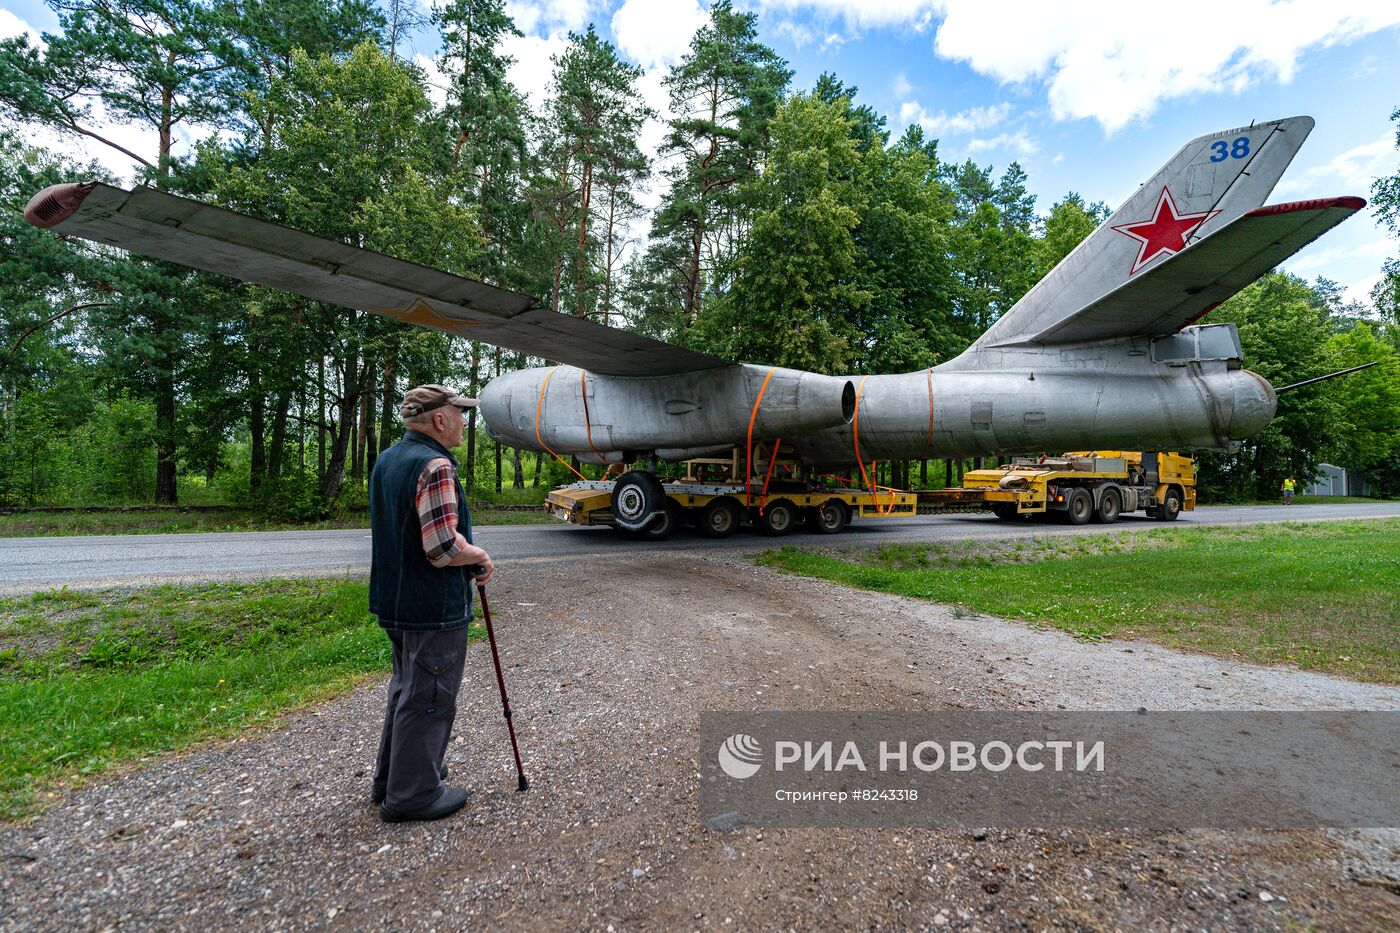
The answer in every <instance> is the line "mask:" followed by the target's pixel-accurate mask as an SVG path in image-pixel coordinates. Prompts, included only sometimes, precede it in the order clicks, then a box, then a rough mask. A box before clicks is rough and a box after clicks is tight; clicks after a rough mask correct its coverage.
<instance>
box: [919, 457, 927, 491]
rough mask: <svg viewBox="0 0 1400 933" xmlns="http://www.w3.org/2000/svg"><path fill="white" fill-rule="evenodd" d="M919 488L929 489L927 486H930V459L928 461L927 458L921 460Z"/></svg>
mask: <svg viewBox="0 0 1400 933" xmlns="http://www.w3.org/2000/svg"><path fill="white" fill-rule="evenodd" d="M919 488H920V489H927V488H928V461H927V460H920V461H919Z"/></svg>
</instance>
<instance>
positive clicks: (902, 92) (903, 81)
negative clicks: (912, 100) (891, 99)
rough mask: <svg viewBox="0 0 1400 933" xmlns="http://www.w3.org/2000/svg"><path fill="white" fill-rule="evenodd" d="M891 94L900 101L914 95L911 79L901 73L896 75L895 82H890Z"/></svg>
mask: <svg viewBox="0 0 1400 933" xmlns="http://www.w3.org/2000/svg"><path fill="white" fill-rule="evenodd" d="M890 93H891V94H893V95H894V96H895V97H897V98H899V99H900V100H903V99H905V98H907V97H908V96H909V95H910V94H912V93H914V85H912V84H910V83H909V78H908V77H907V76H905V74H904V72H902V71H901V72H900V73H899V74H897V75H895V76H894V80H893V81H891V82H890Z"/></svg>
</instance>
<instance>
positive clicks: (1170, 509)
mask: <svg viewBox="0 0 1400 933" xmlns="http://www.w3.org/2000/svg"><path fill="white" fill-rule="evenodd" d="M1180 514H1181V492H1180V491H1179V490H1178V489H1176V488H1175V487H1172V488H1170V489H1168V490H1167V492H1166V495H1164V496H1162V504H1161V505H1159V506H1157V510H1156V511H1155V512H1153V513H1152V517H1153V518H1155V519H1157V521H1159V522H1174V521H1176V517H1177V516H1178V515H1180Z"/></svg>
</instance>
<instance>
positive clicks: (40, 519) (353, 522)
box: [0, 506, 554, 538]
mask: <svg viewBox="0 0 1400 933" xmlns="http://www.w3.org/2000/svg"><path fill="white" fill-rule="evenodd" d="M552 521H554V519H552V518H550V516H549V515H548V514H546V513H545V511H544V508H543V506H541V507H540V509H539V510H538V511H529V512H514V511H512V512H505V511H501V510H498V509H491V508H483V509H476V510H473V512H472V522H473V523H474V524H477V525H543V524H548V523H550V522H552ZM368 525H369V513H368V512H356V513H351V514H349V515H347V516H345V517H343V518H332V519H326V520H325V521H315V522H275V521H269V520H268V519H267V518H265V517H263V516H262V515H260V514H258V513H257V512H255V511H254V510H252V509H231V510H227V511H225V510H220V511H217V512H182V511H179V510H169V511H165V510H162V511H159V512H134V511H130V510H126V509H115V508H114V509H111V510H103V511H101V512H16V513H12V514H7V515H0V538H34V537H57V536H67V535H154V534H180V533H202V532H219V531H308V530H319V529H324V528H365V527H367V526H368Z"/></svg>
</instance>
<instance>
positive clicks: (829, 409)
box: [25, 116, 1365, 468]
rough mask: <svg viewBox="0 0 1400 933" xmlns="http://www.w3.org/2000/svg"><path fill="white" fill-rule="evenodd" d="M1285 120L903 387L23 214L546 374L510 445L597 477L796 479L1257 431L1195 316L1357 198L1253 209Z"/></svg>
mask: <svg viewBox="0 0 1400 933" xmlns="http://www.w3.org/2000/svg"><path fill="white" fill-rule="evenodd" d="M1312 127H1313V120H1312V118H1311V117H1306V116H1297V117H1288V118H1285V119H1280V120H1272V121H1267V122H1262V123H1251V124H1249V125H1247V126H1241V127H1236V128H1234V129H1229V130H1223V131H1220V132H1215V133H1209V134H1207V135H1204V136H1199V137H1197V138H1196V139H1193V140H1191V141H1190V142H1188V143H1187V144H1186V145H1184V146H1183V147H1182V148H1181V149H1180V150H1179V151H1178V152H1177V153H1176V154H1175V155H1173V156H1172V157H1171V158H1170V159H1169V160H1168V161H1167V163H1166V164H1165V165H1163V166H1162V167H1161V169H1159V170H1158V171H1157V172H1156V174H1154V175H1153V176H1152V177H1151V178H1149V179H1148V180H1147V181H1146V182H1145V183H1144V184H1143V185H1142V186H1141V187H1140V188H1138V190H1137V191H1136V192H1134V193H1133V195H1132V196H1130V197H1129V198H1128V199H1127V201H1125V202H1124V203H1123V204H1122V206H1120V207H1119V208H1118V209H1117V210H1116V211H1115V212H1114V213H1113V214H1112V216H1110V217H1109V218H1108V219H1107V220H1105V221H1104V222H1103V223H1102V224H1101V225H1100V226H1099V227H1098V228H1097V229H1096V230H1094V231H1093V233H1091V234H1090V235H1089V236H1088V237H1087V238H1085V240H1084V241H1083V242H1082V243H1080V244H1079V245H1078V246H1077V247H1076V248H1075V249H1074V250H1073V251H1072V252H1071V253H1070V254H1069V255H1068V256H1066V257H1065V259H1064V260H1063V261H1061V262H1060V263H1059V264H1058V265H1057V266H1056V267H1055V268H1054V269H1052V270H1051V271H1050V272H1049V273H1048V274H1047V275H1046V276H1045V278H1044V279H1042V280H1041V281H1040V282H1039V283H1037V284H1036V285H1035V286H1034V287H1033V288H1032V289H1031V290H1030V291H1029V292H1027V293H1026V295H1025V296H1024V297H1023V298H1022V299H1021V300H1020V301H1019V302H1017V303H1016V305H1015V306H1013V307H1012V308H1011V309H1010V310H1008V311H1007V312H1006V313H1005V314H1004V315H1002V316H1001V318H1000V319H998V320H997V321H996V322H995V323H994V324H993V325H992V326H991V327H990V328H989V329H988V330H987V331H986V332H985V333H984V334H983V335H982V336H981V337H980V338H978V340H977V341H976V342H974V343H973V345H972V346H971V347H969V348H968V349H967V351H966V352H964V353H963V354H962V355H961V356H959V357H957V358H956V359H953V360H950V361H948V362H946V363H943V364H941V365H938V366H931V367H929V368H928V369H924V370H919V371H917V372H913V373H904V374H899V375H868V376H867V375H851V376H827V375H821V374H816V373H805V372H800V371H797V370H791V369H783V368H778V367H770V366H766V365H761V364H757V363H753V362H748V363H744V362H740V361H733V360H725V359H721V358H719V357H716V356H713V355H711V354H707V353H702V352H698V351H695V350H689V349H684V348H680V347H675V346H671V345H668V344H666V343H663V342H661V341H657V340H653V339H651V338H648V337H644V336H642V335H639V334H635V333H631V332H628V331H623V330H619V329H616V328H611V327H606V326H603V325H599V324H596V323H593V322H590V321H586V320H582V319H579V318H575V317H573V316H571V315H567V314H558V313H555V312H552V311H550V310H548V309H545V308H542V307H540V305H539V303H538V302H536V301H535V300H534V299H532V298H531V297H530V296H527V295H521V294H518V293H515V292H510V291H506V290H505V289H501V288H496V287H494V286H491V285H488V284H485V283H482V282H476V281H473V280H470V279H466V278H463V277H460V276H456V275H451V274H448V273H445V272H441V271H439V270H436V269H430V268H426V267H423V266H419V265H416V264H414V263H410V262H404V261H402V260H398V259H394V258H392V257H388V256H383V255H380V254H377V253H371V252H368V251H366V250H361V249H357V248H355V247H352V246H348V245H346V244H344V243H339V242H335V241H332V240H326V239H323V238H320V237H315V236H311V235H308V234H305V233H302V232H300V231H296V230H292V229H289V228H286V227H282V226H278V225H276V224H271V223H267V222H265V221H261V220H257V219H255V218H252V217H247V216H244V215H241V214H237V213H234V212H232V211H228V210H224V209H222V208H219V207H215V206H213V205H209V204H203V203H200V202H197V201H191V200H188V199H185V198H180V197H176V196H174V195H170V194H167V193H164V192H160V191H156V190H154V189H150V188H138V189H135V190H132V191H126V190H123V189H120V188H115V187H112V186H110V185H105V184H100V183H85V184H80V185H75V184H68V185H58V186H54V187H52V188H49V189H46V190H44V191H41V192H39V193H38V194H37V195H35V197H34V199H33V200H32V201H31V202H30V204H29V207H28V209H27V210H26V212H25V218H26V219H27V220H28V221H29V222H30V223H32V224H35V225H36V226H40V227H49V228H53V229H56V230H58V231H60V232H61V233H63V234H65V235H72V236H79V237H85V238H88V239H91V240H94V241H96V242H99V243H105V244H108V245H112V246H118V247H122V248H125V249H130V250H132V251H135V252H138V253H143V254H145V255H149V256H153V257H156V258H159V259H165V260H170V261H173V262H180V263H184V264H185V265H188V266H192V267H194V268H198V269H203V270H206V271H210V272H216V273H221V274H224V275H229V276H232V277H234V278H238V279H242V280H244V281H248V282H254V283H257V284H260V285H265V286H268V287H272V288H279V289H283V290H285V291H290V292H294V293H297V294H301V295H305V296H307V297H310V298H314V299H318V300H321V301H328V302H333V303H337V304H341V305H343V306H346V307H350V308H357V309H362V310H367V311H372V312H375V313H378V314H382V315H386V316H389V317H394V318H397V319H399V320H403V321H406V322H410V323H413V324H418V325H421V326H425V327H430V328H433V329H435V330H439V331H443V332H446V333H453V334H459V335H462V336H465V337H469V338H471V339H473V340H480V341H484V342H487V343H493V344H497V345H499V346H502V347H505V348H507V349H511V350H515V351H517V352H520V353H523V354H526V355H529V356H534V357H538V358H543V359H552V360H559V361H561V365H559V366H553V367H541V368H534V369H525V370H520V371H517V372H513V373H509V374H506V375H503V376H500V377H497V378H496V379H495V380H493V381H492V382H491V383H490V384H489V385H488V386H487V387H486V388H485V390H484V391H483V392H482V414H483V416H484V418H485V421H486V425H487V428H488V430H489V431H490V433H491V434H492V436H493V437H495V438H497V439H498V440H501V441H503V442H505V443H507V444H510V445H513V446H517V447H523V448H532V449H536V450H541V451H550V452H553V453H555V454H558V455H560V456H576V457H578V458H579V459H581V460H584V461H589V462H594V463H602V462H607V463H630V462H633V461H636V460H643V461H646V462H647V464H648V466H650V465H651V463H653V462H654V460H655V459H657V458H660V459H685V458H689V457H696V456H703V455H706V454H708V453H712V452H719V451H725V450H730V449H732V448H734V447H736V446H737V447H740V448H744V447H745V446H746V445H750V446H751V445H752V444H754V443H756V442H765V443H769V444H771V443H773V442H775V441H777V440H778V439H779V438H781V439H782V442H783V446H784V448H791V450H792V451H793V453H792V458H793V459H794V460H795V461H796V462H797V463H799V464H801V465H804V466H810V467H817V466H822V467H837V468H840V467H853V466H856V465H857V464H869V463H870V461H872V460H877V459H879V460H884V459H919V458H934V457H955V456H970V455H979V456H980V455H988V454H997V453H1004V452H1016V451H1043V450H1070V449H1084V448H1103V447H1113V448H1121V449H1139V450H1154V449H1199V448H1215V447H1224V446H1228V445H1229V444H1231V443H1232V442H1234V441H1238V440H1242V439H1244V438H1247V437H1250V436H1252V435H1254V434H1256V433H1258V432H1259V431H1260V430H1262V429H1263V428H1264V427H1265V426H1266V425H1267V424H1268V423H1269V421H1270V420H1271V419H1272V418H1273V416H1274V411H1275V406H1276V401H1277V399H1276V395H1275V392H1274V390H1273V388H1272V387H1271V386H1270V385H1269V384H1268V383H1267V382H1266V381H1265V380H1264V379H1263V378H1262V377H1260V376H1258V375H1257V374H1255V373H1251V372H1249V371H1248V370H1246V369H1245V368H1244V362H1245V361H1244V358H1243V352H1242V350H1241V347H1240V341H1239V334H1238V333H1237V331H1236V330H1235V328H1234V325H1231V324H1220V325H1210V326H1202V325H1200V324H1198V323H1197V322H1198V321H1200V319H1201V318H1203V317H1204V316H1205V315H1207V314H1208V313H1209V312H1210V311H1211V310H1212V309H1213V308H1215V307H1217V306H1218V305H1219V304H1220V303H1221V302H1223V301H1225V300H1226V299H1227V298H1229V297H1230V296H1231V295H1233V294H1235V293H1236V292H1237V291H1239V290H1240V289H1241V288H1243V287H1245V286H1246V285H1248V284H1249V283H1250V282H1253V281H1254V280H1255V279H1257V278H1258V277H1259V276H1261V275H1263V274H1264V273H1266V272H1268V271H1269V270H1270V269H1273V268H1274V267H1276V266H1277V265H1278V264H1279V263H1280V262H1282V261H1283V260H1284V259H1286V258H1288V257H1289V256H1291V255H1292V254H1293V253H1295V252H1297V251H1298V250H1300V249H1302V248H1303V247H1304V246H1306V245H1307V244H1308V243H1311V242H1312V241H1313V240H1315V239H1317V238H1318V237H1319V236H1321V235H1322V234H1324V233H1326V232H1327V231H1328V230H1330V229H1331V228H1332V227H1334V226H1336V225H1337V224H1339V223H1341V222H1342V221H1343V220H1345V219H1346V218H1348V217H1350V216H1352V215H1353V214H1355V213H1356V212H1357V211H1358V210H1360V209H1361V208H1362V207H1364V206H1365V202H1364V201H1363V200H1362V199H1360V198H1356V197H1328V198H1315V199H1311V200H1306V201H1296V202H1291V203H1286V204H1273V205H1265V204H1264V200H1265V198H1267V197H1268V195H1269V193H1270V192H1271V191H1272V190H1273V188H1274V185H1275V184H1276V183H1277V181H1278V179H1279V177H1280V176H1281V175H1282V174H1283V171H1284V170H1285V169H1286V168H1287V166H1288V164H1289V163H1290V162H1291V161H1292V160H1293V157H1294V155H1296V154H1297V152H1298V149H1299V148H1300V147H1301V146H1302V144H1303V141H1304V140H1305V139H1306V138H1307V135H1308V133H1309V132H1310V131H1311V130H1312Z"/></svg>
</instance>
